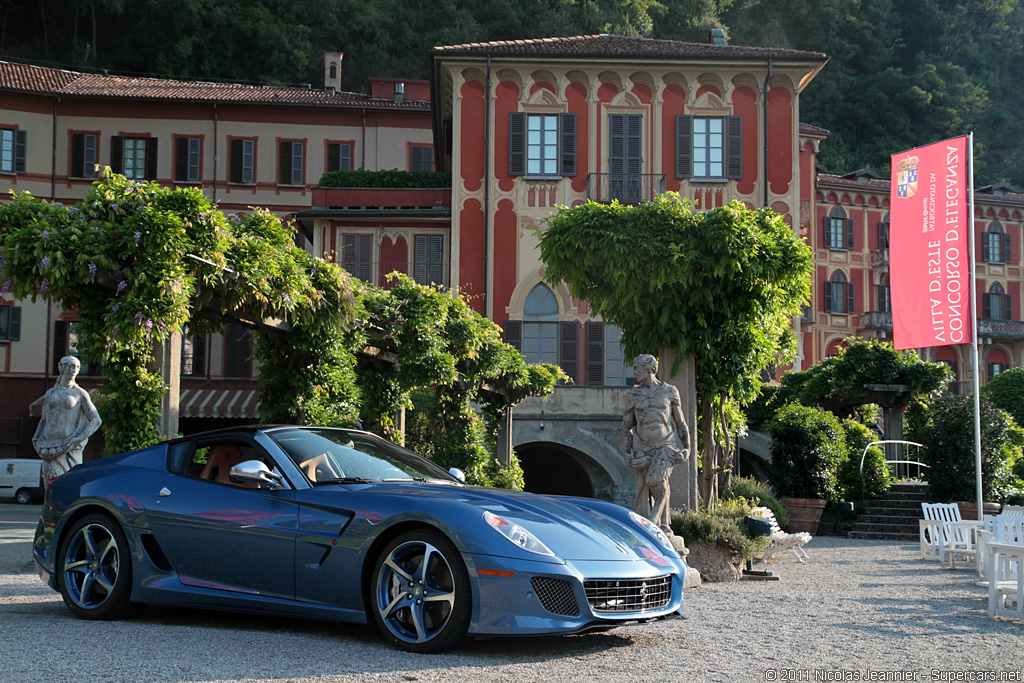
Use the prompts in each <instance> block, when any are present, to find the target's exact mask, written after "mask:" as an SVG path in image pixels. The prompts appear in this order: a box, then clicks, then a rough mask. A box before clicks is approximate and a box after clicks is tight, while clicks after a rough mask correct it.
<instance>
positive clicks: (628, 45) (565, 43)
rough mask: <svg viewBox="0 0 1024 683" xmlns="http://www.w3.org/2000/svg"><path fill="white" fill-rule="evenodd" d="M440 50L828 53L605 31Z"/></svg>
mask: <svg viewBox="0 0 1024 683" xmlns="http://www.w3.org/2000/svg"><path fill="white" fill-rule="evenodd" d="M433 52H434V53H435V55H437V54H475V53H480V54H492V55H519V56H524V57H527V56H532V55H538V56H541V55H542V56H547V57H552V56H563V55H564V56H576V57H585V56H593V57H676V58H680V57H681V58H687V57H702V58H709V57H710V58H716V57H717V58H724V59H768V58H771V59H783V60H811V61H820V62H824V61H825V60H826V59H828V57H827V56H826V55H825V54H824V53H821V52H803V51H800V50H786V49H782V48H774V47H743V46H739V45H712V44H711V43H685V42H683V41H680V40H656V39H654V38H634V37H629V36H616V35H612V34H608V33H606V34H602V35H594V36H569V37H564V38H535V39H531V40H496V41H492V42H489V43H465V44H463V45H441V46H438V47H435V48H434V50H433Z"/></svg>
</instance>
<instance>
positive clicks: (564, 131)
mask: <svg viewBox="0 0 1024 683" xmlns="http://www.w3.org/2000/svg"><path fill="white" fill-rule="evenodd" d="M558 124H559V125H558V130H559V136H560V137H561V140H560V143H561V145H560V149H559V150H558V153H559V160H560V164H561V168H560V169H559V175H563V176H574V175H576V114H559V115H558Z"/></svg>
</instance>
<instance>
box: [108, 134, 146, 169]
mask: <svg viewBox="0 0 1024 683" xmlns="http://www.w3.org/2000/svg"><path fill="white" fill-rule="evenodd" d="M156 150H157V139H156V138H154V137H148V138H143V137H126V136H122V135H115V136H113V137H112V138H111V139H110V168H111V170H113V171H114V173H120V174H121V175H123V176H124V177H125V178H129V179H130V180H156Z"/></svg>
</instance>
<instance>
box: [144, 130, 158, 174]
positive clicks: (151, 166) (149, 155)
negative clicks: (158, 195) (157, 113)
mask: <svg viewBox="0 0 1024 683" xmlns="http://www.w3.org/2000/svg"><path fill="white" fill-rule="evenodd" d="M157 142H158V140H157V138H146V180H156V148H157Z"/></svg>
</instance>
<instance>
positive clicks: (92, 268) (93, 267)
mask: <svg viewBox="0 0 1024 683" xmlns="http://www.w3.org/2000/svg"><path fill="white" fill-rule="evenodd" d="M95 274H96V264H95V263H93V262H91V261H90V262H89V275H95Z"/></svg>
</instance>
